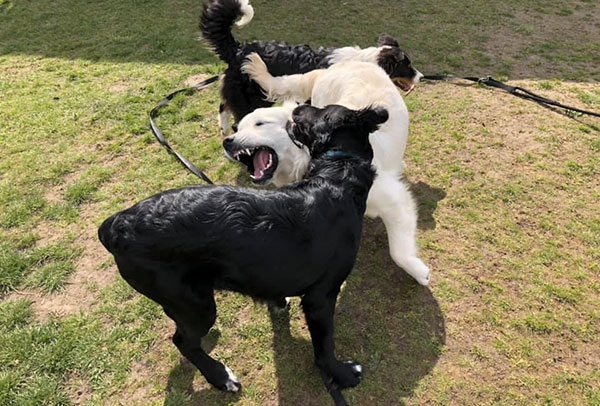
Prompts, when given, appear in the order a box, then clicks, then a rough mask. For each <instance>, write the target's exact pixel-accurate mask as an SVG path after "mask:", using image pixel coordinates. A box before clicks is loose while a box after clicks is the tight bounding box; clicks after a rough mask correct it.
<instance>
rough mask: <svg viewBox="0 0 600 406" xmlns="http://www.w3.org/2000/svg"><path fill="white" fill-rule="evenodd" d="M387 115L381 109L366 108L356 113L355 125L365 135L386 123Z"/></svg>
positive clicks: (384, 110) (385, 111)
mask: <svg viewBox="0 0 600 406" xmlns="http://www.w3.org/2000/svg"><path fill="white" fill-rule="evenodd" d="M388 117H389V114H388V112H387V110H386V109H384V108H383V107H367V108H364V109H362V110H358V111H357V112H356V125H357V126H358V127H360V128H361V129H362V130H363V131H364V132H366V133H367V134H371V133H372V132H374V131H377V129H379V125H380V124H383V123H385V122H386V121H387V119H388Z"/></svg>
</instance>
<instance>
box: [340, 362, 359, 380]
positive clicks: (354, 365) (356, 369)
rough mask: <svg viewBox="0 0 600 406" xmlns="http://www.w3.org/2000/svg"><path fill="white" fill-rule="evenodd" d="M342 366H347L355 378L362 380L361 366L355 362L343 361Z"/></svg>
mask: <svg viewBox="0 0 600 406" xmlns="http://www.w3.org/2000/svg"><path fill="white" fill-rule="evenodd" d="M344 364H346V365H348V366H349V367H350V369H352V372H354V375H355V376H356V377H358V379H360V378H362V373H363V367H362V365H360V364H359V363H358V362H355V361H345V362H344Z"/></svg>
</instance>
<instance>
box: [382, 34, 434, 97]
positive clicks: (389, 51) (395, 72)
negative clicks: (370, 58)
mask: <svg viewBox="0 0 600 406" xmlns="http://www.w3.org/2000/svg"><path fill="white" fill-rule="evenodd" d="M377 45H378V46H379V47H380V48H381V50H380V51H379V55H378V57H377V64H378V65H379V66H380V67H381V68H382V69H383V70H384V71H385V72H386V73H387V74H388V76H389V77H390V78H391V79H392V81H393V82H394V84H395V85H396V86H398V87H399V88H401V89H402V90H404V91H405V92H410V91H411V90H412V88H413V87H414V85H415V84H416V83H418V82H419V80H420V79H421V77H422V76H423V75H422V74H421V73H420V72H419V71H418V70H416V69H415V68H413V67H412V65H411V63H410V59H408V55H406V53H404V51H402V50H401V49H400V48H399V45H398V41H397V40H396V38H394V37H392V36H391V35H387V34H382V35H381V36H380V37H379V42H378V44H377Z"/></svg>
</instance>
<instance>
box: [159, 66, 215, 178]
mask: <svg viewBox="0 0 600 406" xmlns="http://www.w3.org/2000/svg"><path fill="white" fill-rule="evenodd" d="M217 80H219V77H218V76H213V77H210V78H208V79H206V80H204V81H202V82H200V83H197V84H195V85H194V86H191V87H186V88H185V89H179V90H176V91H174V92H173V93H171V94H170V95H168V96H167V97H165V98H164V99H162V100H161V101H159V102H158V104H157V105H156V106H155V107H154V108H153V109H152V110H150V129H152V134H154V136H155V137H156V139H157V140H158V142H160V145H162V146H163V147H165V149H166V150H167V152H168V153H169V154H171V155H173V156H174V157H175V158H177V160H179V162H181V164H182V165H183V166H184V167H186V168H187V169H188V170H190V172H192V173H193V174H194V175H196V176H197V177H199V178H200V179H202V180H203V181H205V182H206V183H208V184H209V185H212V184H213V182H212V181H211V180H210V179H209V177H208V176H206V175H205V174H204V172H202V171H201V170H200V169H198V168H197V167H196V165H194V164H193V163H191V162H190V161H188V160H187V159H186V158H185V157H183V156H182V155H180V154H179V153H178V152H177V151H175V150H174V149H173V148H171V146H170V145H169V143H168V142H167V140H166V139H165V137H164V136H163V133H162V131H160V129H159V128H158V127H157V126H156V124H155V123H154V120H153V119H154V118H155V117H156V116H157V113H158V111H159V110H160V109H161V108H163V107H165V106H166V105H167V104H169V102H170V101H171V100H172V99H173V97H175V96H176V95H177V94H179V93H182V92H188V91H190V90H202V89H204V88H206V87H207V86H208V85H210V84H212V83H214V82H216V81H217Z"/></svg>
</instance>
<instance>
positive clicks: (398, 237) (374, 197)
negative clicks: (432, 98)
mask: <svg viewBox="0 0 600 406" xmlns="http://www.w3.org/2000/svg"><path fill="white" fill-rule="evenodd" d="M342 49H343V48H342ZM248 59H249V62H248V63H246V64H245V65H244V66H243V67H242V71H243V72H245V73H247V74H249V75H250V76H251V78H252V79H253V80H255V81H256V82H257V83H258V84H259V85H260V86H261V87H262V88H263V89H264V90H265V93H266V94H267V96H268V97H269V98H271V99H273V100H284V99H288V100H295V101H299V102H302V101H304V100H307V99H309V98H310V99H311V104H312V105H314V106H316V107H325V106H327V105H329V104H340V105H343V106H345V107H348V108H351V109H361V108H364V107H367V106H379V107H384V108H385V109H386V110H387V111H388V114H389V118H388V120H387V121H386V122H385V123H383V124H382V125H381V126H380V128H379V130H378V131H376V132H374V133H372V134H371V135H370V142H371V146H372V147H373V154H374V158H373V164H374V166H375V169H376V171H377V177H376V178H375V181H374V183H373V186H372V188H371V191H370V193H369V197H368V199H367V211H366V215H367V216H369V217H381V218H382V220H383V222H384V224H385V227H386V230H387V232H388V238H389V245H390V254H391V256H392V258H393V260H394V262H396V264H398V266H400V267H402V268H403V269H404V270H405V271H406V272H407V273H409V274H410V275H411V276H412V277H413V278H415V280H416V281H417V282H418V283H420V284H421V285H427V284H428V283H429V268H428V267H427V266H426V265H425V264H424V263H423V261H421V260H420V259H419V258H418V257H417V251H418V250H417V244H416V229H417V210H416V205H415V202H414V200H413V198H412V195H411V193H410V191H409V189H408V187H407V186H406V185H405V184H404V183H403V182H401V181H400V176H401V174H402V172H403V169H404V165H403V162H402V157H403V155H404V150H405V148H406V142H407V138H408V110H407V108H406V105H405V104H404V100H403V99H402V96H400V94H399V93H398V90H397V89H396V87H395V85H394V84H393V83H392V81H391V80H390V78H389V77H388V75H387V74H386V73H385V71H384V70H383V69H381V68H380V67H379V66H377V65H375V64H373V63H370V62H359V61H343V62H339V63H336V64H334V65H332V66H331V67H329V68H328V69H320V70H314V71H311V72H308V73H306V74H299V75H289V76H278V77H273V76H271V75H270V74H269V73H268V70H267V67H266V65H265V64H264V62H263V61H262V59H260V57H259V56H258V55H257V54H251V55H250V56H249V57H248ZM287 108H288V109H289V107H287ZM275 109H282V110H280V111H279V110H278V111H279V112H280V113H281V114H290V113H291V111H292V110H293V106H292V109H291V110H285V109H286V107H280V108H275ZM270 110H273V109H258V110H255V111H254V112H253V113H250V114H249V115H247V116H246V117H244V119H243V120H242V121H241V122H240V127H239V131H238V133H236V134H234V135H233V136H234V137H239V138H238V139H237V141H242V139H243V140H244V141H245V143H251V144H256V142H251V141H250V140H255V139H257V137H260V138H261V139H265V137H266V138H267V139H269V144H266V145H268V146H270V147H271V148H273V149H274V150H275V151H276V152H277V154H278V155H279V154H280V148H281V151H282V152H283V155H281V156H279V166H278V167H277V170H276V171H275V174H274V177H273V182H274V183H275V184H276V185H278V186H280V185H282V184H285V183H288V181H296V180H299V179H301V178H302V177H303V175H304V174H305V170H306V168H308V162H309V159H310V157H309V155H308V152H307V151H302V152H301V150H300V149H299V148H297V147H296V146H295V145H294V144H293V143H292V141H291V140H290V138H289V136H288V135H287V132H285V131H284V129H281V130H280V129H277V128H276V126H275V128H273V127H272V128H271V130H270V131H267V129H265V128H264V127H265V126H264V125H263V126H260V127H256V128H251V125H250V123H256V122H259V121H264V120H267V121H269V119H268V117H269V116H272V115H273V114H275V113H274V112H271V111H270ZM289 119H290V116H288V117H287V120H289ZM282 120H283V118H280V120H279V121H278V124H276V125H282ZM284 125H285V124H283V126H284ZM273 145H277V148H274V147H273ZM288 159H293V160H294V161H293V162H291V163H290V162H286V161H287V160H288ZM284 163H285V165H287V166H282V164H284ZM290 167H291V168H293V169H294V171H293V173H291V172H287V171H288V170H289V169H287V168H290ZM303 169H304V172H303V171H302V170H303ZM284 172H287V173H284ZM282 180H284V182H282Z"/></svg>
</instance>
